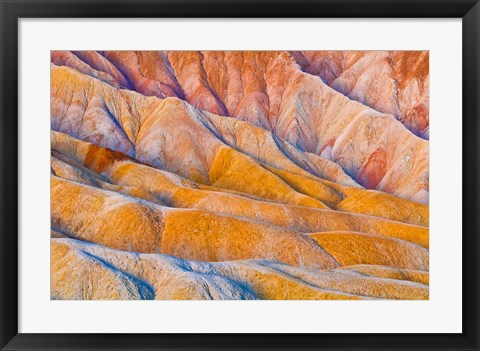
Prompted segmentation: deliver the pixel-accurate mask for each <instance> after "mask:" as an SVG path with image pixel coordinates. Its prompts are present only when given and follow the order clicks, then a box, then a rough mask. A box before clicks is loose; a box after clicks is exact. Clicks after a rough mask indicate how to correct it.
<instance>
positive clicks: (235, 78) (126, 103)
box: [50, 51, 429, 299]
mask: <svg viewBox="0 0 480 351" xmlns="http://www.w3.org/2000/svg"><path fill="white" fill-rule="evenodd" d="M428 121H429V116H428V53H427V52H325V51H322V52H320V51H318V52H153V51H151V52H133V51H131V52H129V51H120V52H112V51H111V52H96V51H89V52H86V51H80V52H77V51H56V52H52V54H51V128H52V132H51V239H50V240H51V248H52V249H51V297H52V299H428V271H429V267H428V263H429V231H428V220H429V210H428V191H429V186H428V172H429V157H428V151H429V150H428V148H429V142H428V123H429V122H428Z"/></svg>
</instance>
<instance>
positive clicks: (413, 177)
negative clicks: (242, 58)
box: [52, 53, 428, 202]
mask: <svg viewBox="0 0 480 351" xmlns="http://www.w3.org/2000/svg"><path fill="white" fill-rule="evenodd" d="M109 55H110V56H111V55H113V54H112V53H110V54H109ZM109 55H106V57H107V58H108V57H109ZM119 55H120V56H121V54H119ZM171 55H176V54H174V53H172V54H171ZM185 55H186V56H185V57H183V56H182V57H183V58H182V59H180V58H179V60H180V61H181V62H183V61H184V60H187V58H186V57H187V56H188V55H187V54H185ZM191 55H195V54H194V53H192V54H191ZM212 55H213V54H212ZM207 56H208V55H206V56H205V57H207ZM169 57H170V56H169ZM262 60H263V61H262ZM262 60H259V62H260V61H261V62H264V64H267V62H269V59H268V58H263V59H262ZM170 61H171V64H172V66H173V67H175V64H174V62H175V60H173V59H170ZM170 61H169V62H170ZM277 61H278V62H277ZM54 62H55V61H54ZM128 62H130V61H128ZM155 62H156V61H155ZM188 62H190V61H188ZM194 62H197V61H196V59H195V60H194ZM275 62H277V63H276V64H275V65H273V66H271V67H270V66H269V67H270V70H272V72H277V71H282V69H283V68H284V69H285V72H287V73H288V72H290V73H288V74H289V75H288V79H287V78H286V77H285V79H283V78H282V79H280V78H278V79H277V80H275V79H274V80H273V81H272V83H270V85H272V86H275V89H274V90H278V94H279V93H280V92H281V96H277V97H273V96H269V98H268V99H267V100H268V101H269V104H272V103H273V102H275V101H276V103H275V104H274V105H275V106H274V107H272V106H269V108H268V109H267V110H268V113H267V112H265V113H263V112H261V111H263V110H265V108H262V107H261V106H259V105H258V104H259V101H262V99H259V100H258V99H257V98H255V97H258V96H259V95H258V94H253V93H252V94H250V95H251V97H249V96H250V95H248V94H247V95H242V96H243V98H242V100H244V99H246V100H245V102H239V103H238V104H239V105H241V106H245V107H244V108H240V110H241V111H243V112H241V113H240V112H239V114H227V115H232V116H234V117H235V118H236V119H240V120H244V121H245V122H248V123H249V124H251V125H252V126H258V127H260V128H262V129H263V130H264V131H265V132H268V133H271V136H270V138H271V139H274V140H275V138H276V140H278V141H279V142H277V143H276V148H277V149H279V150H280V152H282V153H284V154H285V157H288V158H289V159H290V160H291V161H292V162H295V163H296V164H297V166H299V167H301V168H303V169H304V170H306V171H309V172H310V171H312V170H313V171H314V172H315V168H318V169H320V170H324V172H325V173H328V174H317V175H319V176H321V177H325V178H327V179H330V180H333V181H340V182H342V183H343V184H346V185H354V182H352V180H351V178H353V180H354V181H355V182H356V183H359V184H360V185H362V186H365V187H367V188H371V189H378V190H382V191H385V192H389V193H393V194H396V195H398V196H401V197H404V198H409V199H413V200H415V201H420V202H427V201H428V141H425V140H423V139H421V138H418V137H417V136H415V135H414V134H412V133H411V132H410V131H409V130H407V129H406V128H405V127H404V126H403V125H402V124H401V123H400V122H399V121H398V120H396V119H395V117H393V116H392V115H387V114H382V113H379V112H377V111H375V110H373V109H371V108H369V107H367V106H365V105H362V104H360V103H358V102H356V101H352V100H350V99H348V98H347V97H345V96H344V95H343V94H341V93H339V92H337V91H335V90H333V89H331V88H330V87H328V86H327V85H326V84H325V83H323V82H322V80H321V79H320V78H318V77H315V76H312V75H309V74H306V73H304V72H302V71H301V70H299V69H298V65H297V64H296V63H295V60H293V58H292V57H290V56H288V57H284V56H282V55H279V56H278V57H276V58H275ZM270 64H271V63H270ZM192 65H193V66H192ZM282 65H283V66H282ZM190 66H191V67H192V68H191V69H192V72H190V75H189V74H187V73H186V74H185V75H186V77H191V75H193V74H197V73H198V72H197V71H198V70H197V69H195V68H194V67H195V64H194V63H189V64H188V65H187V66H185V67H190ZM284 66H285V67H284ZM182 67H183V66H182ZM282 67H283V68H282ZM282 72H283V71H282ZM177 73H178V72H177ZM287 73H285V74H287ZM198 74H200V73H198ZM272 74H274V73H272ZM275 74H277V73H275ZM248 77H250V75H248ZM96 78H98V75H97V77H96ZM177 78H178V77H177ZM250 78H251V79H253V80H254V78H253V77H250ZM250 78H249V79H250ZM185 79H187V78H185ZM255 79H256V78H255ZM272 79H273V78H272ZM178 80H179V81H180V82H181V81H182V79H180V78H179V79H178ZM190 80H192V79H190ZM274 83H275V84H277V85H274ZM172 84H173V83H172ZM185 84H186V83H185ZM185 84H184V85H185ZM192 84H193V83H192ZM212 84H213V83H212ZM252 84H253V83H252ZM258 84H260V83H258ZM258 84H256V83H255V84H253V86H254V87H256V86H257V85H258ZM270 85H268V84H267V86H270ZM182 86H183V85H182ZM260 86H262V84H260ZM185 89H186V88H185V87H184V93H185V94H186V96H188V93H187V90H185ZM192 89H193V88H192ZM205 89H206V88H205ZM205 89H200V88H196V89H194V91H195V93H198V94H199V97H198V98H192V99H188V98H187V99H186V101H188V102H189V103H191V104H192V105H193V106H196V107H198V108H200V109H204V110H205V111H201V110H197V109H195V108H193V107H192V105H190V104H189V103H186V102H184V101H183V100H181V101H182V103H181V104H179V103H176V102H174V101H175V100H176V99H173V98H168V99H166V100H160V99H158V98H157V97H156V96H161V97H166V96H172V95H173V96H180V99H181V98H182V97H181V96H182V95H181V94H180V95H178V94H170V95H169V94H167V95H159V94H154V95H155V97H150V98H147V97H145V96H144V95H141V94H137V93H135V92H134V91H131V90H118V89H117V88H114V87H113V86H112V85H109V84H107V83H104V82H103V81H101V80H100V79H94V78H92V77H91V76H90V75H86V74H81V73H79V72H78V71H76V70H72V69H71V68H67V67H57V66H52V116H53V121H52V127H53V129H55V130H59V131H62V132H67V133H69V134H72V135H74V136H76V137H77V136H78V137H79V138H80V139H87V140H88V141H92V142H95V143H97V144H99V145H101V146H106V147H111V148H113V149H116V150H118V151H122V152H126V153H128V154H132V152H133V150H132V149H136V151H137V153H138V158H142V157H145V158H149V157H151V156H152V155H151V153H152V152H153V151H151V150H152V149H154V147H155V146H157V149H158V147H160V146H164V144H165V143H168V144H169V145H170V146H178V145H176V144H175V143H174V141H172V140H171V139H172V138H175V139H178V137H179V134H180V131H178V132H177V133H176V134H174V135H171V134H168V135H164V137H165V140H162V139H161V136H162V134H161V131H160V130H158V129H160V128H162V127H165V124H166V123H168V124H169V125H171V126H172V128H173V126H174V125H176V124H177V123H182V121H181V120H182V119H183V118H182V117H180V116H182V115H185V114H187V115H190V118H191V119H192V120H194V121H193V122H191V125H190V126H191V127H192V128H195V130H194V131H193V135H195V138H191V135H192V130H191V129H189V128H187V129H183V131H182V132H183V139H185V138H186V137H188V139H196V138H199V139H200V140H201V143H203V141H204V140H205V139H204V138H203V137H201V136H200V134H202V133H201V132H200V131H199V130H198V126H197V125H198V124H203V128H207V129H208V128H210V127H213V128H214V129H218V132H219V134H220V135H219V136H221V135H225V141H226V143H230V144H231V143H233V140H232V138H231V136H232V135H229V133H230V132H231V131H235V130H238V129H242V128H238V127H237V128H236V127H235V126H231V124H233V123H232V122H224V121H221V122H219V119H218V118H215V117H214V116H215V115H210V113H208V112H206V111H212V112H214V113H218V114H220V115H222V114H223V113H220V112H221V110H222V108H221V107H219V108H218V109H216V108H215V109H212V108H209V107H208V106H203V105H202V104H198V103H196V102H197V101H201V102H202V103H205V101H207V102H208V101H210V100H211V99H210V98H207V97H205V96H204V95H205V94H207V93H205V94H204V93H202V91H204V90H205ZM229 89H230V88H229ZM232 89H233V88H232ZM262 89H263V88H262ZM264 89H267V88H264ZM207 90H208V89H206V90H205V91H207ZM267 90H268V89H267ZM138 91H140V92H142V91H141V90H138ZM230 93H231V91H230V90H228V94H227V92H225V94H227V95H228V96H234V95H235V94H233V93H232V94H230ZM259 94H260V93H259ZM278 94H277V95H278ZM207 95H208V94H207ZM260 95H261V94H260ZM267 95H268V94H267ZM252 99H253V100H252ZM251 100H252V101H251ZM257 100H258V101H257ZM177 101H178V100H177ZM212 101H214V100H212ZM222 104H223V103H222ZM223 105H225V104H223ZM227 105H228V104H227ZM225 108H226V107H225ZM237 109H239V107H238V106H237V108H236V110H237ZM165 114H166V115H167V116H162V115H165ZM211 116H213V117H212V118H211ZM92 119H94V120H95V123H93V122H92V121H91V120H92ZM115 123H117V126H118V129H123V132H122V131H121V130H116V129H115ZM99 124H100V125H101V128H97V127H98V126H99ZM144 125H145V126H144ZM222 129H223V130H222ZM225 129H228V130H225ZM245 133H246V132H245ZM238 134H241V133H238ZM257 134H262V133H257ZM248 135H250V133H248ZM228 136H230V139H229V138H228ZM137 138H139V140H137ZM152 139H155V143H153V142H152ZM167 139H168V140H167ZM263 139H265V140H267V139H268V138H263ZM142 142H147V143H148V151H145V149H146V148H147V147H146V146H145V145H142V144H141V143H142ZM172 142H173V144H172ZM192 142H193V141H192ZM285 143H287V144H285ZM132 144H134V145H132ZM245 144H248V143H247V142H245V141H244V142H242V141H240V143H238V145H239V148H242V147H243V148H245ZM283 145H286V147H284V146H283ZM202 146H203V145H202ZM266 150H267V151H266V152H267V153H269V151H268V150H270V148H266ZM155 152H157V151H155ZM249 152H250V153H251V154H255V153H254V152H253V150H252V149H250V150H249ZM262 152H265V151H262ZM159 156H160V155H158V154H156V155H155V159H154V160H153V161H155V162H157V163H160V162H162V161H164V162H166V161H168V159H169V156H170V155H168V153H167V154H165V155H162V156H164V158H165V160H162V158H161V157H159ZM198 156H202V155H191V157H190V159H189V160H188V162H189V163H190V164H193V165H194V166H195V168H196V169H197V170H198V168H201V166H202V165H201V164H200V160H201V159H202V158H201V157H198ZM319 156H321V158H322V160H323V161H319V159H318V158H317V157H319ZM329 161H331V162H333V163H335V164H337V165H338V166H340V168H339V167H336V169H335V167H334V166H333V165H332V166H329ZM312 164H314V165H313V166H312ZM327 166H328V167H327ZM341 170H343V171H344V172H343V171H341ZM199 172H200V174H199V176H202V174H201V173H202V172H201V169H200V170H199ZM320 172H322V171H320ZM345 173H346V174H345ZM332 178H337V179H332Z"/></svg>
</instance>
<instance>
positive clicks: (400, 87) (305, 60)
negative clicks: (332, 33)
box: [294, 51, 429, 139]
mask: <svg viewBox="0 0 480 351" xmlns="http://www.w3.org/2000/svg"><path fill="white" fill-rule="evenodd" d="M294 56H295V57H296V58H297V62H299V64H300V65H301V66H302V68H303V69H304V70H305V72H308V73H310V74H314V75H317V76H319V77H320V78H322V80H323V81H324V82H325V83H327V84H328V85H329V86H331V87H332V88H334V89H335V90H337V91H339V92H341V93H342V94H344V95H346V96H348V97H349V98H351V99H354V100H357V101H359V102H361V103H363V104H365V105H367V106H370V107H372V108H374V109H376V110H377V111H380V112H384V113H390V114H393V115H394V116H395V117H396V118H398V119H399V120H400V121H401V122H402V123H403V124H404V125H405V126H406V127H407V128H408V129H410V130H411V131H412V132H414V133H415V134H416V135H418V136H421V137H422V138H425V139H428V124H429V123H428V122H429V115H428V104H429V61H428V52H427V51H368V52H361V51H331V52H328V51H327V52H325V51H307V52H302V53H295V54H294Z"/></svg>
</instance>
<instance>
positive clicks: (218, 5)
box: [0, 0, 480, 350]
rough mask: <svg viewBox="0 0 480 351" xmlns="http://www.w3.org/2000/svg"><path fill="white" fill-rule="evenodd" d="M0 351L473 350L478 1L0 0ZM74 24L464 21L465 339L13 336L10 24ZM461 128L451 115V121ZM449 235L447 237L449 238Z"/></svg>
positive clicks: (14, 105)
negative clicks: (116, 20)
mask: <svg viewBox="0 0 480 351" xmlns="http://www.w3.org/2000/svg"><path fill="white" fill-rule="evenodd" d="M0 11H1V97H0V99H1V100H0V106H1V118H0V133H1V134H0V135H1V136H0V138H1V139H0V148H1V150H0V155H1V166H0V179H1V200H0V210H1V219H0V222H1V227H0V231H1V232H0V249H1V259H0V263H1V276H0V295H1V297H0V313H1V318H0V323H1V324H0V333H1V334H0V347H1V349H2V350H104V349H110V350H147V349H148V350H167V349H168V350H170V349H171V350H182V349H198V350H228V349H235V350H244V349H245V350H246V349H256V350H263V349H265V350H274V349H279V350H286V349H289V350H293V349H299V350H300V349H318V350H326V349H328V350H406V349H412V350H413V349H415V350H447V349H448V350H478V349H479V309H478V306H479V305H478V281H479V260H478V253H479V240H478V236H479V222H478V214H479V212H478V168H479V162H478V149H479V136H480V133H479V124H478V119H479V99H480V92H479V82H480V80H479V62H480V61H479V60H480V57H479V49H480V46H479V44H480V38H479V34H480V33H479V29H480V27H479V17H480V5H479V3H478V0H298V1H295V0H271V1H269V0H259V1H253V0H230V1H228V0H198V1H194V0H138V1H135V0H112V1H106V0H101V1H90V0H63V1H57V0H38V1H34V0H27V1H23V0H17V1H13V0H1V1H0ZM56 17H64V18H75V17H95V18H100V17H105V18H111V17H139V18H146V17H257V18H258V17H266V18H272V17H348V18H353V17H370V18H377V17H387V18H394V17H404V18H416V17H423V18H432V17H441V18H445V17H456V18H462V22H463V26H462V27H463V28H462V55H463V68H462V69H463V100H462V108H463V115H462V123H463V152H462V161H463V198H462V203H463V217H462V220H463V232H462V239H463V244H462V245H463V273H462V274H463V277H462V278H463V307H462V308H463V320H462V322H463V333H461V334H22V333H18V327H17V325H18V262H17V260H18V253H17V252H18V243H17V238H18V235H17V234H18V228H19V226H18V205H19V203H18V175H19V174H18V146H17V142H18V138H19V136H18V89H19V85H18V19H20V18H56ZM457 122H458V123H460V120H459V119H458V120H455V117H453V116H452V120H451V123H457ZM452 234H453V233H452Z"/></svg>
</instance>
